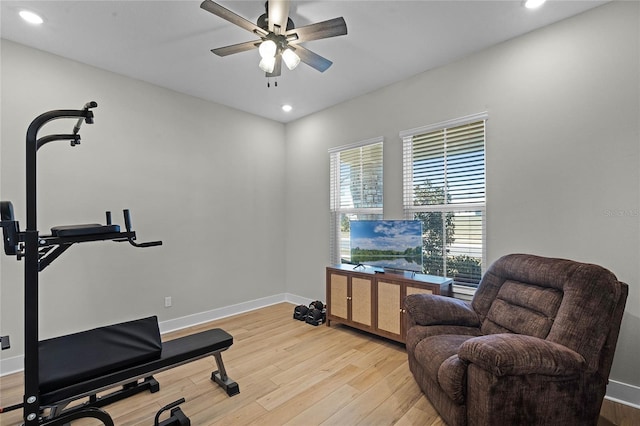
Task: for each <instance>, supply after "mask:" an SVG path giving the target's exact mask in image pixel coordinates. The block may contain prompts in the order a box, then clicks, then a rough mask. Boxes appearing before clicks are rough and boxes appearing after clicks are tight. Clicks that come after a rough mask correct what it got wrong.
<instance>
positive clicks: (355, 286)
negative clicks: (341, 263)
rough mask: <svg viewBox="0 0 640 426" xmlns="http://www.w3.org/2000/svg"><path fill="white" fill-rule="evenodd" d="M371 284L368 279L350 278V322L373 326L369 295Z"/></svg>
mask: <svg viewBox="0 0 640 426" xmlns="http://www.w3.org/2000/svg"><path fill="white" fill-rule="evenodd" d="M372 287H373V283H372V280H371V279H368V278H359V277H352V278H351V320H352V321H353V322H357V323H360V324H363V325H366V326H369V327H371V326H372V325H373V321H372V316H371V295H372V294H371V293H372Z"/></svg>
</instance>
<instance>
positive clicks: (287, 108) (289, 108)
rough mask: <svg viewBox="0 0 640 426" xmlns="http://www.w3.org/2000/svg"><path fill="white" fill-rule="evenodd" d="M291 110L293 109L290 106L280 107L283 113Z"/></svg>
mask: <svg viewBox="0 0 640 426" xmlns="http://www.w3.org/2000/svg"><path fill="white" fill-rule="evenodd" d="M292 109H293V107H292V106H291V105H282V110H283V111H284V112H289V111H291V110H292Z"/></svg>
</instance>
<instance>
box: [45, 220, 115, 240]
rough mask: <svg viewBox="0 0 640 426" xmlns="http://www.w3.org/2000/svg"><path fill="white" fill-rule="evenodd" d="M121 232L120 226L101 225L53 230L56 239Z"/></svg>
mask: <svg viewBox="0 0 640 426" xmlns="http://www.w3.org/2000/svg"><path fill="white" fill-rule="evenodd" d="M114 232H120V226H119V225H100V224H99V223H88V224H84V225H64V226H54V227H53V228H51V235H53V236H54V237H78V236H83V235H97V234H111V233H114Z"/></svg>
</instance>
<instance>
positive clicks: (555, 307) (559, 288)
mask: <svg viewBox="0 0 640 426" xmlns="http://www.w3.org/2000/svg"><path fill="white" fill-rule="evenodd" d="M621 287H622V283H620V282H619V281H618V280H617V278H616V277H615V275H613V273H611V272H610V271H608V270H607V269H605V268H602V267H600V266H597V265H592V264H586V263H580V262H574V261H570V260H565V259H552V258H545V257H539V256H533V255H525V254H513V255H507V256H504V257H502V258H500V259H498V260H497V261H496V262H494V263H493V265H491V267H490V268H489V269H488V270H487V272H486V273H485V275H484V277H483V278H482V281H481V283H480V285H479V286H478V290H477V291H476V294H475V296H474V298H473V300H472V302H471V306H472V307H473V309H474V310H475V311H476V312H477V314H478V316H479V317H480V320H481V323H482V326H481V331H482V332H483V333H484V334H495V333H518V334H526V335H530V336H535V337H540V338H543V339H547V340H550V341H553V342H555V343H559V344H562V345H564V346H566V347H568V348H570V349H573V350H574V351H576V352H578V353H580V354H581V355H582V356H583V357H584V358H585V360H586V362H587V365H588V368H589V370H591V371H596V370H597V369H598V366H599V364H600V353H601V350H602V347H603V346H604V343H605V341H606V339H607V336H608V335H609V332H610V327H611V321H612V320H613V316H614V311H615V309H616V306H617V305H618V304H619V302H620V300H621V293H622V292H621ZM622 303H624V300H623V301H622ZM618 327H619V325H618Z"/></svg>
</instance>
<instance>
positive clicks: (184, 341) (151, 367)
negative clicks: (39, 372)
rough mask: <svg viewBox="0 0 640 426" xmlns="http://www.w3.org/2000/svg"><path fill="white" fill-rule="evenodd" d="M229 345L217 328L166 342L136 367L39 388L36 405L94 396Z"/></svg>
mask: <svg viewBox="0 0 640 426" xmlns="http://www.w3.org/2000/svg"><path fill="white" fill-rule="evenodd" d="M232 344H233V336H231V335H230V334H229V333H227V332H226V331H224V330H222V329H220V328H214V329H211V330H206V331H202V332H200V333H196V334H191V335H188V336H184V337H180V338H177V339H174V340H170V341H168V342H164V343H163V344H162V351H161V353H160V357H159V358H155V359H150V360H147V361H144V362H141V363H139V364H136V365H130V366H128V367H126V368H123V369H120V370H118V371H113V372H111V373H107V374H104V375H101V376H99V377H94V378H91V379H86V380H83V381H81V382H77V383H73V384H70V385H67V386H64V387H60V388H56V389H49V390H46V391H43V390H42V389H41V391H40V405H41V406H52V405H56V404H57V403H58V402H60V401H66V400H72V399H76V398H79V397H82V396H85V395H89V394H91V393H95V392H96V391H100V390H103V389H108V388H109V387H113V386H117V385H119V384H123V383H126V382H127V381H135V380H137V379H139V378H143V377H147V376H150V375H152V374H154V373H157V372H160V371H164V370H167V369H169V368H172V367H174V366H178V365H180V364H185V363H187V362H191V361H195V360H197V359H200V358H204V357H205V356H207V355H211V354H213V353H215V352H220V351H223V350H225V349H227V348H229V347H230V346H231V345H232Z"/></svg>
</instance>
